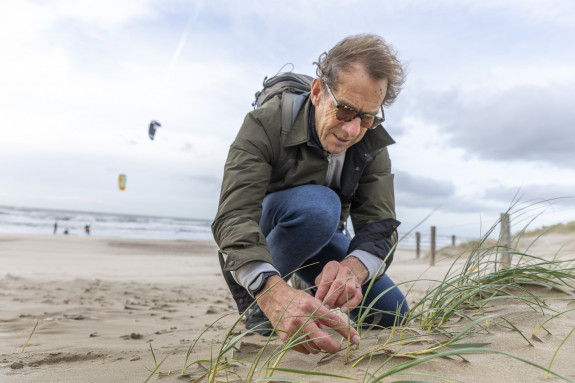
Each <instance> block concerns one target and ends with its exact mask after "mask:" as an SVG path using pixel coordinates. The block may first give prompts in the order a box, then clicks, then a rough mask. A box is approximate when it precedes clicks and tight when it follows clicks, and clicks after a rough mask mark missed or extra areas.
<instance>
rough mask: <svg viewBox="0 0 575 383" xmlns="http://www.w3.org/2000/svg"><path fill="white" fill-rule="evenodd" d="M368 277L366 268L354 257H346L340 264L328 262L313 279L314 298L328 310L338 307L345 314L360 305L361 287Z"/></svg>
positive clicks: (361, 297)
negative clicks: (314, 286) (315, 288)
mask: <svg viewBox="0 0 575 383" xmlns="http://www.w3.org/2000/svg"><path fill="white" fill-rule="evenodd" d="M368 275H369V272H368V271H367V269H366V267H365V266H364V265H363V263H361V261H360V260H359V259H357V258H355V257H348V258H346V259H344V260H343V261H342V262H341V263H340V262H336V261H331V262H328V263H327V264H326V265H325V266H324V267H323V270H322V272H321V273H320V274H319V275H318V276H317V277H316V279H315V284H316V286H317V292H316V294H315V297H316V298H317V299H319V300H321V301H323V303H324V305H325V306H327V308H328V309H331V308H335V307H339V308H341V311H342V312H344V313H347V312H349V311H351V310H353V309H354V308H355V307H356V306H357V305H359V304H360V303H361V300H362V299H363V293H362V292H361V285H362V283H363V282H364V281H365V279H367V276H368Z"/></svg>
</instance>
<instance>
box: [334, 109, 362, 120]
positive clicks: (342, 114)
mask: <svg viewBox="0 0 575 383" xmlns="http://www.w3.org/2000/svg"><path fill="white" fill-rule="evenodd" d="M356 115H357V113H356V112H355V110H351V109H348V108H346V107H345V106H340V107H338V108H337V110H336V112H335V118H337V119H338V120H340V121H345V122H348V121H351V120H352V119H353V118H354V117H355V116H356Z"/></svg>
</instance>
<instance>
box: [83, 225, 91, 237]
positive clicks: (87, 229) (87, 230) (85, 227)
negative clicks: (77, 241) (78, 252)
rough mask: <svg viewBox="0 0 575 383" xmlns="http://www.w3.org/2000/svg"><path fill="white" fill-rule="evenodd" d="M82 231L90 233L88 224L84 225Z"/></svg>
mask: <svg viewBox="0 0 575 383" xmlns="http://www.w3.org/2000/svg"><path fill="white" fill-rule="evenodd" d="M84 231H85V232H86V235H90V225H86V226H84Z"/></svg>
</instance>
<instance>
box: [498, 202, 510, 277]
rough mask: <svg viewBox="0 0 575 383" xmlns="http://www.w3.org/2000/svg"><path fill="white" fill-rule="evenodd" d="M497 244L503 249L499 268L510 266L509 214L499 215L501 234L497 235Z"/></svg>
mask: <svg viewBox="0 0 575 383" xmlns="http://www.w3.org/2000/svg"><path fill="white" fill-rule="evenodd" d="M499 244H500V246H503V247H504V248H505V250H504V252H503V254H501V266H502V267H509V266H511V254H509V251H510V249H511V224H510V223H509V214H507V213H501V232H500V233H499Z"/></svg>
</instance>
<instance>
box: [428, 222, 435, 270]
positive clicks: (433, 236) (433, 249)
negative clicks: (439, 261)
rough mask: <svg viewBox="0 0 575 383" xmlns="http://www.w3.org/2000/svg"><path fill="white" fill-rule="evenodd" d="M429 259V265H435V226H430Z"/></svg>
mask: <svg viewBox="0 0 575 383" xmlns="http://www.w3.org/2000/svg"><path fill="white" fill-rule="evenodd" d="M430 242H431V259H430V260H429V264H430V266H435V226H431V241H430Z"/></svg>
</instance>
